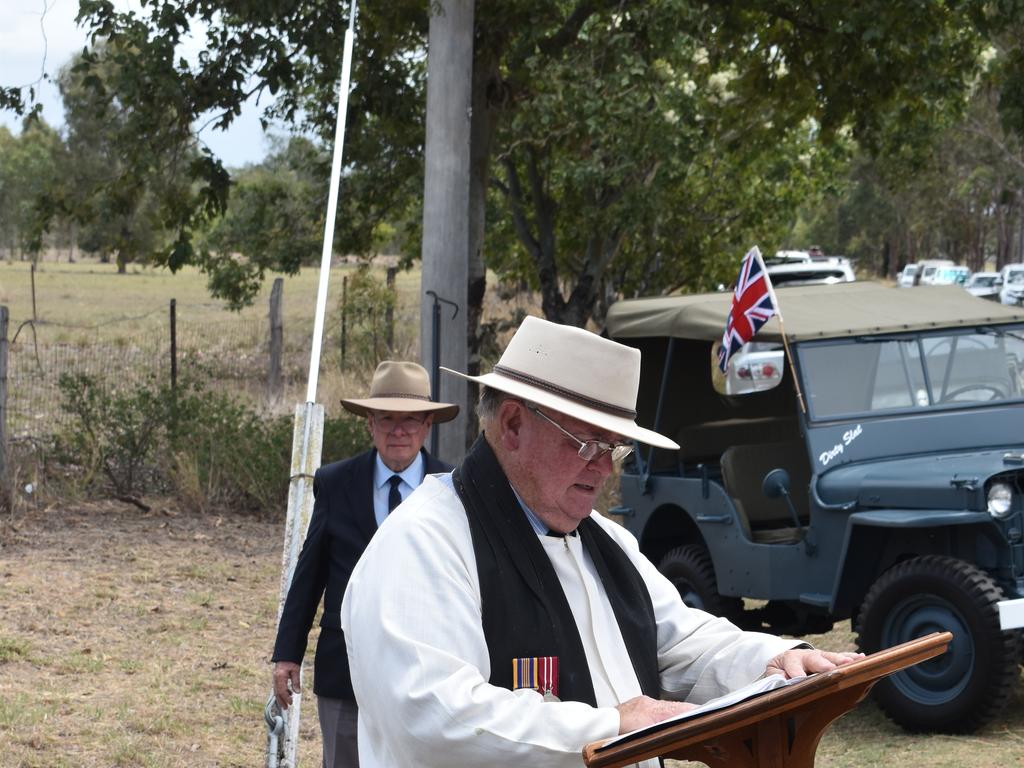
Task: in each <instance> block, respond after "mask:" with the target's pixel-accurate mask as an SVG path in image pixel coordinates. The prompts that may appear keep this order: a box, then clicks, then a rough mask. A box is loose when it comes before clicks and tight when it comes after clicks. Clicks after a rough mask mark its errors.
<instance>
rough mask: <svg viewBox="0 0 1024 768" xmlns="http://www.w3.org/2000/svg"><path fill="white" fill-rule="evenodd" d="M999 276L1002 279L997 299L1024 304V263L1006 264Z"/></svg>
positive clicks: (1004, 302)
mask: <svg viewBox="0 0 1024 768" xmlns="http://www.w3.org/2000/svg"><path fill="white" fill-rule="evenodd" d="M999 276H1000V277H1001V278H1002V281H1003V283H1002V287H1001V288H1000V289H999V301H1001V302H1002V303H1003V304H1024V264H1007V265H1006V266H1005V267H1003V268H1002V270H1001V271H1000V272H999Z"/></svg>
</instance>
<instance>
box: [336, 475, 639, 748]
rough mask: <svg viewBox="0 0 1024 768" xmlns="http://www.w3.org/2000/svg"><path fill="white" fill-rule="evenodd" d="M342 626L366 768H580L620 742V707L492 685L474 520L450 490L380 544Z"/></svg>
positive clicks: (369, 555) (427, 496)
mask: <svg viewBox="0 0 1024 768" xmlns="http://www.w3.org/2000/svg"><path fill="white" fill-rule="evenodd" d="M453 505H457V506H456V507H455V508H454V511H453V509H452V507H453ZM342 627H343V629H344V630H345V637H346V641H347V645H348V655H349V661H350V665H351V671H352V683H353V686H354V688H355V692H356V698H357V700H358V704H359V713H360V745H359V747H360V763H361V764H363V765H364V768H373V766H409V765H420V766H438V767H439V768H440V767H441V766H444V768H457V767H459V766H466V767H467V768H468V767H469V766H473V767H474V768H475V767H476V766H480V765H487V766H491V767H493V768H499V767H500V766H515V768H521V766H523V765H531V766H550V767H551V768H562V766H565V767H566V768H568V767H569V766H573V767H578V766H581V765H582V764H583V762H582V757H581V754H580V752H581V749H582V747H583V745H584V744H586V743H588V742H591V741H594V740H597V739H602V738H608V737H611V736H615V735H616V734H617V733H618V729H619V715H618V712H617V710H615V709H613V708H594V707H590V706H588V705H586V704H580V703H575V702H545V701H543V699H542V698H541V696H540V695H539V694H537V693H535V692H533V691H517V692H512V691H509V690H507V689H505V688H501V687H496V686H492V685H490V684H489V683H488V682H487V679H488V677H489V676H490V663H489V657H488V652H487V645H486V642H485V639H484V635H483V628H482V625H481V600H480V593H479V585H478V578H477V573H476V564H475V559H474V557H473V548H472V541H471V538H470V533H469V527H468V522H467V520H466V515H465V512H464V511H463V509H462V507H461V504H459V501H458V498H457V496H455V494H454V493H452V492H451V491H450V490H449V489H447V488H445V487H444V486H443V485H441V484H440V483H437V482H425V483H424V485H423V486H421V487H420V488H419V489H418V490H417V491H416V492H415V493H414V494H412V495H411V496H410V497H409V499H408V500H407V501H406V503H405V504H403V505H402V507H401V508H400V509H399V510H397V511H396V512H395V513H393V515H392V517H391V518H389V519H388V520H387V521H386V522H385V524H384V525H382V526H381V528H380V530H379V531H378V533H377V534H376V535H375V536H374V538H373V540H372V541H371V543H370V546H369V547H368V548H367V550H366V552H365V554H364V555H363V557H362V558H361V560H360V561H359V564H358V565H357V567H356V569H355V571H354V573H353V575H352V579H351V580H350V582H349V586H348V590H347V591H346V594H345V599H344V603H343V605H342ZM509 663H510V664H511V663H512V662H511V659H510V660H509ZM364 748H365V750H366V751H367V752H369V753H370V754H366V755H365V757H366V760H365V761H364Z"/></svg>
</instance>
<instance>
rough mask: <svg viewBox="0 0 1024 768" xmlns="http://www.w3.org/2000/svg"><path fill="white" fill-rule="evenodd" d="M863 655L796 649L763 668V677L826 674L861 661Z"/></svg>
mask: <svg viewBox="0 0 1024 768" xmlns="http://www.w3.org/2000/svg"><path fill="white" fill-rule="evenodd" d="M863 658H864V654H863V653H854V652H852V651H843V652H842V653H835V652H833V651H818V650H813V649H809V648H796V649H794V650H791V651H785V652H784V653H780V654H779V655H778V656H776V657H775V658H774V659H772V660H771V661H769V662H768V666H767V667H765V670H764V674H765V677H767V676H768V675H783V676H784V677H785V678H786V679H789V678H792V677H803V676H804V675H810V674H813V673H815V672H828V671H829V670H830V669H835V668H836V667H841V666H843V664H849V663H850V662H851V661H856V660H857V659H863Z"/></svg>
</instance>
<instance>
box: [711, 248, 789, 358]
mask: <svg viewBox="0 0 1024 768" xmlns="http://www.w3.org/2000/svg"><path fill="white" fill-rule="evenodd" d="M775 313H776V307H775V301H774V296H773V293H772V284H771V281H770V280H769V279H768V274H767V273H766V272H765V268H764V262H763V261H762V260H761V251H760V250H759V249H758V247H757V246H756V245H755V246H754V247H753V248H751V249H750V250H749V251H747V255H746V256H744V257H743V264H742V265H741V266H740V276H739V279H738V280H737V281H736V289H735V290H734V291H733V295H732V309H731V310H729V317H728V318H727V319H726V321H725V333H724V334H722V346H721V347H720V348H719V350H718V367H719V368H721V369H722V373H725V371H726V368H727V367H728V366H729V358H730V357H732V356H733V355H734V354H735V353H736V352H737V351H738V350H739V349H740V347H742V346H743V345H744V344H746V343H747V342H748V341H750V340H751V339H752V338H754V334H755V333H757V332H758V330H760V328H761V326H762V325H764V324H765V323H767V322H768V320H769V319H770V318H771V316H772V315H774V314H775Z"/></svg>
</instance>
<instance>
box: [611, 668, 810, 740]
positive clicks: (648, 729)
mask: <svg viewBox="0 0 1024 768" xmlns="http://www.w3.org/2000/svg"><path fill="white" fill-rule="evenodd" d="M811 677H814V675H804V676H803V677H791V678H788V679H787V678H786V677H785V676H783V675H779V674H775V675H768V676H766V677H759V678H758V679H757V680H755V681H754V682H752V683H750V684H748V685H745V686H743V687H742V688H737V689H736V690H735V691H730V692H729V693H727V694H725V695H724V696H719V697H718V698H715V699H711V700H710V701H707V702H705V703H704V704H701V705H700V706H699V707H697V708H695V709H691V710H688V711H686V712H683V713H682V714H681V715H676V716H675V717H670V718H669V719H668V720H662V721H661V722H659V723H654V725H648V726H644V727H643V728H638V729H637V730H635V731H630V732H629V733H624V734H622V735H621V736H616V737H615V738H614V739H609V740H608V741H606V742H604V743H603V744H602V745H601V746H600V747H598V748H597V751H598V752H600V751H601V750H603V749H607V748H609V747H614V746H615V745H617V744H621V743H623V742H625V741H629V740H630V739H635V738H637V737H640V736H646V735H647V734H649V733H657V732H658V731H661V730H664V729H666V728H668V727H669V726H672V725H675V724H676V723H680V722H682V721H683V720H690V719H692V718H694V717H698V716H700V715H706V714H707V713H708V712H714V711H716V710H719V709H725V708H726V707H731V706H732V705H733V704H739V703H740V702H741V701H746V700H747V699H753V698H756V697H757V696H761V695H762V694H765V693H768V692H769V691H774V690H777V689H779V688H785V687H786V686H789V685H794V684H796V683H802V682H803V681H804V680H808V679H810V678H811Z"/></svg>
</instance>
